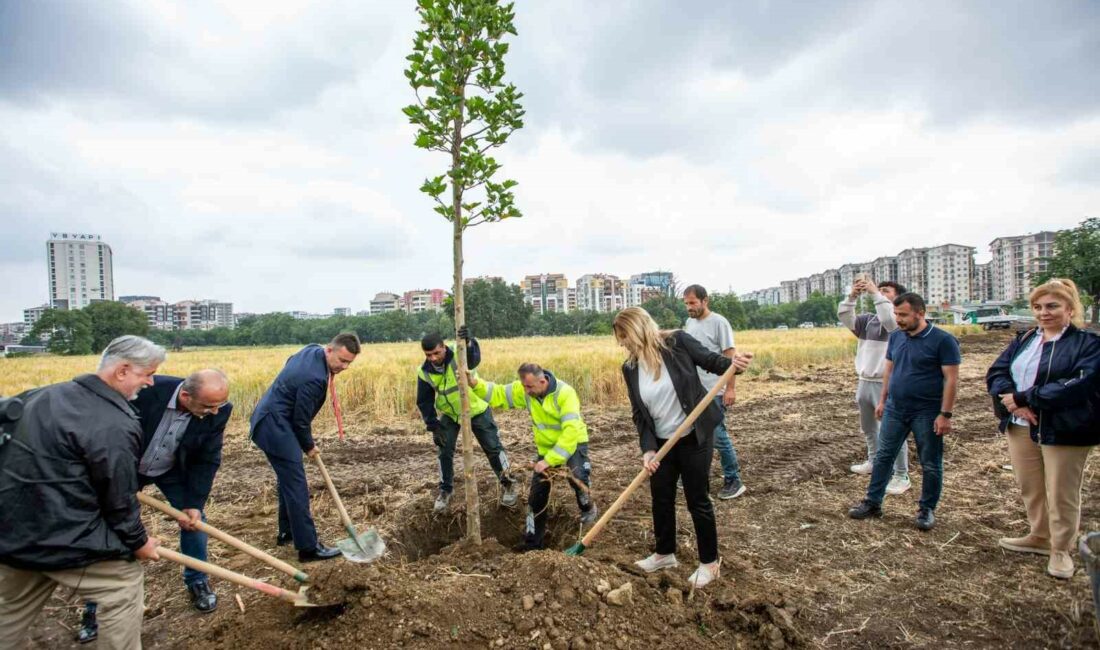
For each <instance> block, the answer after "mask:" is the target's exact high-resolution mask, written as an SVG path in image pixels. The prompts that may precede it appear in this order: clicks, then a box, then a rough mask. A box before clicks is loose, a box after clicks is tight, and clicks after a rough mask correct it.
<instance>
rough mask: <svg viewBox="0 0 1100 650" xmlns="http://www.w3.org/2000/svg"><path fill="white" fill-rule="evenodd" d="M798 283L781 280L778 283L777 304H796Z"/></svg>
mask: <svg viewBox="0 0 1100 650" xmlns="http://www.w3.org/2000/svg"><path fill="white" fill-rule="evenodd" d="M797 285H798V283H797V282H795V281H794V280H783V281H781V282H780V283H779V304H781V305H785V304H787V303H789V302H798V287H797Z"/></svg>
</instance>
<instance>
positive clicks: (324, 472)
mask: <svg viewBox="0 0 1100 650" xmlns="http://www.w3.org/2000/svg"><path fill="white" fill-rule="evenodd" d="M313 460H315V461H317V467H318V468H320V470H321V476H323V477H324V478H325V486H326V487H328V493H329V494H331V495H332V500H333V502H335V503H336V510H338V511H339V512H340V521H341V523H343V524H344V528H345V529H347V530H355V526H354V525H353V524H352V523H351V517H349V516H348V511H347V510H346V509H344V502H343V501H341V500H340V495H339V493H337V492H336V486H335V485H333V484H332V477H331V476H329V474H328V469H326V468H325V461H323V460H321V454H320V453H318V454H317V455H316V456H314V457H313ZM353 537H354V535H353Z"/></svg>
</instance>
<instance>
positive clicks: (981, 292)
mask: <svg viewBox="0 0 1100 650" xmlns="http://www.w3.org/2000/svg"><path fill="white" fill-rule="evenodd" d="M992 266H993V263H992V262H986V263H985V264H975V265H974V281H973V283H972V285H973V288H974V295H973V296H971V299H972V300H974V301H975V302H990V301H992V300H993V277H992Z"/></svg>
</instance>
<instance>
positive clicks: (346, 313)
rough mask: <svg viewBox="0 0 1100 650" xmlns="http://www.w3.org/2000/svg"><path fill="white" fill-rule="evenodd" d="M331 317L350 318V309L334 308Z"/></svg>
mask: <svg viewBox="0 0 1100 650" xmlns="http://www.w3.org/2000/svg"><path fill="white" fill-rule="evenodd" d="M332 315H333V316H351V307H336V308H335V309H333V310H332Z"/></svg>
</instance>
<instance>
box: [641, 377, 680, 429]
mask: <svg viewBox="0 0 1100 650" xmlns="http://www.w3.org/2000/svg"><path fill="white" fill-rule="evenodd" d="M638 395H639V396H640V397H641V398H642V403H643V404H645V407H646V410H648V411H649V415H650V417H652V418H653V424H654V425H656V427H657V437H658V438H660V439H661V440H668V439H669V438H671V437H672V434H673V433H675V431H676V427H678V426H680V425H681V424H683V422H684V420H686V419H687V415H685V414H684V409H682V408H681V407H680V399H679V398H678V397H677V396H676V388H675V387H674V386H673V385H672V377H671V376H670V375H669V374H668V368H665V364H664V363H662V364H661V376H660V378H658V379H654V378H653V371H652V369H650V368H646V365H645V364H644V363H642V361H641V360H639V361H638Z"/></svg>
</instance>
